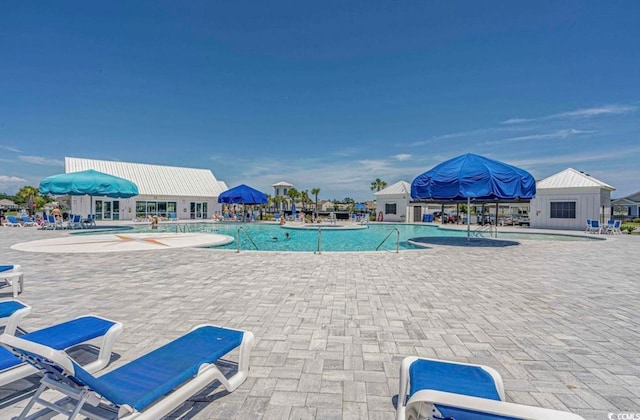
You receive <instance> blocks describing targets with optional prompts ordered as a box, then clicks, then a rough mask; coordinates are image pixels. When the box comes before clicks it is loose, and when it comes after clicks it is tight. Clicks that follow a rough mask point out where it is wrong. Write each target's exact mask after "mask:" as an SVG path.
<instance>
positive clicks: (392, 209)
mask: <svg viewBox="0 0 640 420" xmlns="http://www.w3.org/2000/svg"><path fill="white" fill-rule="evenodd" d="M397 206H398V205H397V204H395V203H394V204H385V205H384V212H385V214H396V207H397Z"/></svg>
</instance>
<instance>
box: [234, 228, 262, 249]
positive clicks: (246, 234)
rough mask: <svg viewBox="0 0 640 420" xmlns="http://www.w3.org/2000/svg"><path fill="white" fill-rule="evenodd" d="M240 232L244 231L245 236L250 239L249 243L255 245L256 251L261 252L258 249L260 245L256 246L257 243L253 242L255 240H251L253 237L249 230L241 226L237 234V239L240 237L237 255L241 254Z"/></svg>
mask: <svg viewBox="0 0 640 420" xmlns="http://www.w3.org/2000/svg"><path fill="white" fill-rule="evenodd" d="M240 231H243V232H244V234H245V236H246V237H247V239H249V242H251V243H252V244H253V246H254V247H255V249H256V251H260V250H259V249H258V245H256V243H255V242H253V239H251V236H250V235H249V232H247V230H246V229H245V228H244V227H242V226H240V227H239V228H238V232H237V237H238V250H237V251H236V253H237V254H239V253H240Z"/></svg>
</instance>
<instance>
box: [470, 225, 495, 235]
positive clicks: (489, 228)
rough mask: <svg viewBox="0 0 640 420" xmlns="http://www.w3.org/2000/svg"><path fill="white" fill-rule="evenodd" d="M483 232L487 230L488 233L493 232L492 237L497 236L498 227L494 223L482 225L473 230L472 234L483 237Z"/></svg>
mask: <svg viewBox="0 0 640 420" xmlns="http://www.w3.org/2000/svg"><path fill="white" fill-rule="evenodd" d="M485 232H489V235H490V236H491V234H493V235H492V236H493V237H494V238H497V237H498V227H497V226H494V225H484V226H480V227H478V228H476V229H474V230H473V236H475V237H478V236H481V237H484V235H483V234H484V233H485Z"/></svg>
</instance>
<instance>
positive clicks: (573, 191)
mask: <svg viewBox="0 0 640 420" xmlns="http://www.w3.org/2000/svg"><path fill="white" fill-rule="evenodd" d="M536 189H537V192H536V197H535V198H534V199H532V200H531V207H530V211H529V217H530V219H531V227H532V228H544V229H580V230H584V229H585V226H586V221H587V219H591V220H599V221H600V222H604V221H605V220H608V219H609V218H610V217H611V191H614V190H615V188H613V187H612V186H611V185H608V184H605V183H604V182H602V181H600V180H597V179H595V178H594V177H592V176H590V175H588V174H585V173H583V172H580V171H577V170H575V169H573V168H568V169H565V170H564V171H562V172H559V173H557V174H555V175H551V176H550V177H548V178H545V179H543V180H541V181H538V182H537V183H536Z"/></svg>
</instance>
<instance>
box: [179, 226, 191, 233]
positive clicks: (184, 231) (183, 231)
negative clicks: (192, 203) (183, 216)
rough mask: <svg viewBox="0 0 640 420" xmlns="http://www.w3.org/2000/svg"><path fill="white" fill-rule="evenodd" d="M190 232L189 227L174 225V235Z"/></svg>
mask: <svg viewBox="0 0 640 420" xmlns="http://www.w3.org/2000/svg"><path fill="white" fill-rule="evenodd" d="M187 232H190V229H189V226H188V225H186V224H184V225H180V224H177V225H176V233H187Z"/></svg>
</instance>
